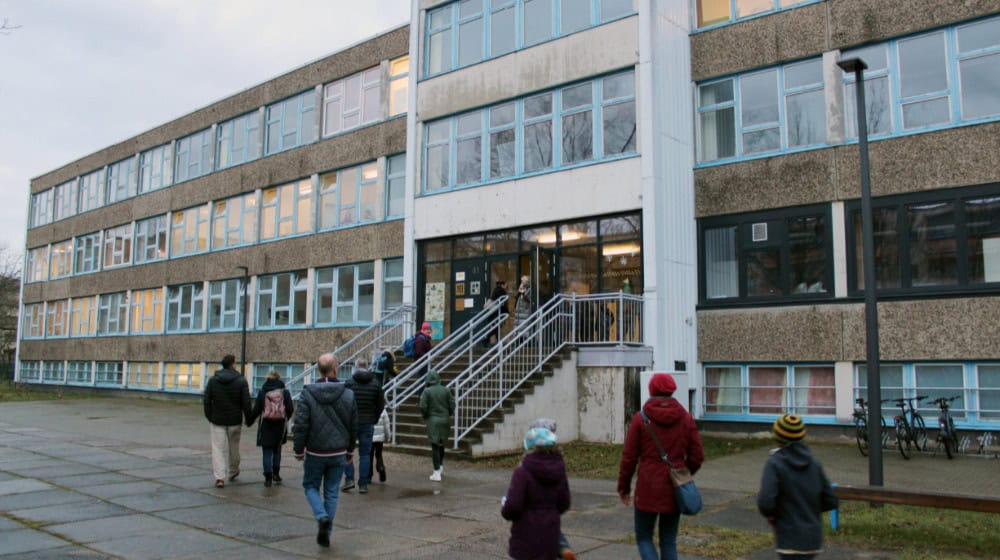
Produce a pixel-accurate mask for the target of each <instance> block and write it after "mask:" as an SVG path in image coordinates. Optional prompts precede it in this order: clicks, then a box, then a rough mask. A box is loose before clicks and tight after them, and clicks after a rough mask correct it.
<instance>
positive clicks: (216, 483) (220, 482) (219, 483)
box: [215, 478, 226, 488]
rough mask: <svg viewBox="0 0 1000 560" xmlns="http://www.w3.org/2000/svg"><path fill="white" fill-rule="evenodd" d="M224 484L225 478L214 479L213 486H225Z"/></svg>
mask: <svg viewBox="0 0 1000 560" xmlns="http://www.w3.org/2000/svg"><path fill="white" fill-rule="evenodd" d="M225 486H226V481H225V480H222V479H221V478H217V479H215V487H216V488H225Z"/></svg>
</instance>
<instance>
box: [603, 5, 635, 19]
mask: <svg viewBox="0 0 1000 560" xmlns="http://www.w3.org/2000/svg"><path fill="white" fill-rule="evenodd" d="M632 11H633V10H632V0H601V21H610V20H612V19H614V18H617V17H621V16H624V15H628V14H631V13H632Z"/></svg>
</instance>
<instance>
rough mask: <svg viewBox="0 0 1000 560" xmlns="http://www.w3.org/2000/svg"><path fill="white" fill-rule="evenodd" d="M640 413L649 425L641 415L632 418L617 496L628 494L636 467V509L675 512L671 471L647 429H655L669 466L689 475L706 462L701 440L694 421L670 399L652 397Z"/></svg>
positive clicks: (679, 404)
mask: <svg viewBox="0 0 1000 560" xmlns="http://www.w3.org/2000/svg"><path fill="white" fill-rule="evenodd" d="M642 410H643V411H644V412H645V413H646V416H647V417H648V418H649V426H646V425H645V424H644V423H643V421H642V415H641V414H640V413H638V412H637V413H636V414H635V415H634V416H632V423H631V424H630V425H629V427H628V434H626V435H625V447H624V448H623V449H622V461H621V465H619V467H618V495H620V496H627V495H629V494H630V489H631V486H632V475H633V474H634V473H635V470H636V466H637V465H638V467H639V480H638V481H637V482H636V484H635V502H634V503H635V508H636V509H638V510H640V511H644V512H647V513H674V512H676V511H678V510H677V499H676V498H675V497H674V486H673V484H672V483H671V482H670V468H669V467H668V466H667V464H666V463H664V462H663V461H662V460H661V459H660V452H659V450H658V449H657V448H656V444H655V443H653V438H652V436H650V435H649V430H650V429H652V430H656V436H657V437H658V438H660V444H661V445H663V449H664V450H665V451H666V452H667V457H668V458H669V459H670V461H671V463H672V464H673V465H674V466H677V467H680V466H682V465H686V466H687V468H688V469H689V470H690V471H691V474H694V473H696V472H698V469H700V468H701V463H702V461H704V460H705V452H704V450H703V449H702V446H701V437H700V436H699V435H698V428H697V427H696V426H695V424H694V419H693V418H691V415H690V414H688V411H687V410H684V407H683V406H681V403H679V402H677V401H676V400H675V399H673V398H672V397H652V398H650V399H649V400H647V401H646V402H645V404H643V405H642Z"/></svg>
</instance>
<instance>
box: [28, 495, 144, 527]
mask: <svg viewBox="0 0 1000 560" xmlns="http://www.w3.org/2000/svg"><path fill="white" fill-rule="evenodd" d="M127 513H129V511H128V510H127V509H125V508H123V507H121V506H116V505H114V504H109V503H105V502H103V501H100V500H89V501H86V502H73V503H70V504H59V505H54V506H45V507H38V508H32V509H18V510H14V511H11V512H10V514H11V515H13V516H14V517H16V518H18V519H27V520H29V521H34V522H36V523H67V522H70V521H82V520H84V519H100V518H102V517H115V516H119V515H125V514H127Z"/></svg>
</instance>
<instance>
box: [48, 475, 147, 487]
mask: <svg viewBox="0 0 1000 560" xmlns="http://www.w3.org/2000/svg"><path fill="white" fill-rule="evenodd" d="M126 482H139V479H137V478H135V477H131V476H127V475H124V474H121V473H114V472H108V471H102V472H98V473H90V474H80V475H75V476H62V477H56V478H53V479H52V483H53V484H55V485H57V486H64V487H66V488H85V487H87V486H98V485H101V484H112V483H115V484H121V483H126Z"/></svg>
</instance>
